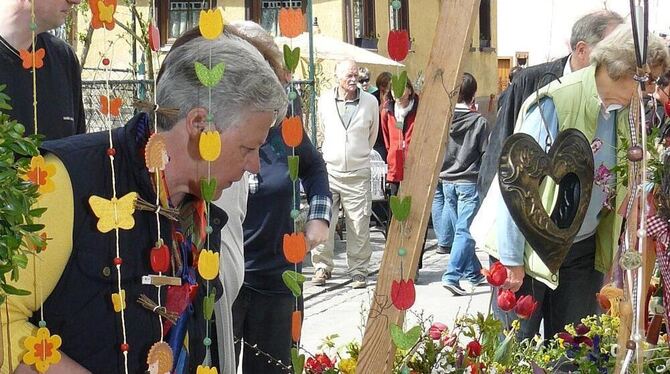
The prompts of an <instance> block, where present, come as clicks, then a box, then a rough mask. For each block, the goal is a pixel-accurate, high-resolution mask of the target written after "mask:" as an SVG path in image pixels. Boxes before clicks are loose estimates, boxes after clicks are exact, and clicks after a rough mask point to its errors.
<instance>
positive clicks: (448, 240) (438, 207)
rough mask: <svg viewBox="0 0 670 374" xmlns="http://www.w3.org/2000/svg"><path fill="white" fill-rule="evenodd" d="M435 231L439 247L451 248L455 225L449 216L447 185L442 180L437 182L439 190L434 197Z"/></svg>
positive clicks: (433, 215)
mask: <svg viewBox="0 0 670 374" xmlns="http://www.w3.org/2000/svg"><path fill="white" fill-rule="evenodd" d="M431 215H432V217H433V231H435V236H436V237H437V245H439V246H440V247H451V245H452V243H453V241H454V223H453V222H452V220H451V216H450V215H449V209H448V205H447V201H446V198H445V184H444V182H442V181H441V180H440V181H438V182H437V190H435V197H433V208H432V214H431Z"/></svg>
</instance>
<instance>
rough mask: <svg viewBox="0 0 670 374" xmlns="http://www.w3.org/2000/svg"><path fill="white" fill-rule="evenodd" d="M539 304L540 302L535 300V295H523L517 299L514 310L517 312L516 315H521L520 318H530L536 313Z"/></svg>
mask: <svg viewBox="0 0 670 374" xmlns="http://www.w3.org/2000/svg"><path fill="white" fill-rule="evenodd" d="M537 305H538V302H537V301H535V299H534V298H533V296H531V295H523V296H521V297H520V298H519V300H517V302H516V306H515V307H514V312H516V315H517V316H519V318H522V319H528V318H530V317H531V316H532V315H533V313H535V309H537Z"/></svg>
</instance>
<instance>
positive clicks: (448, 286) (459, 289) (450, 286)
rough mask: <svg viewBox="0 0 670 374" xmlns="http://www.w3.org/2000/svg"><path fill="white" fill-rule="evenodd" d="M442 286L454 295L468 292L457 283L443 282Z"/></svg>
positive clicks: (462, 294) (463, 294)
mask: <svg viewBox="0 0 670 374" xmlns="http://www.w3.org/2000/svg"><path fill="white" fill-rule="evenodd" d="M442 287H444V288H446V289H448V290H449V292H451V293H452V294H453V295H454V296H465V295H467V294H468V291H466V290H464V289H463V288H462V287H461V286H460V285H458V284H451V283H443V284H442Z"/></svg>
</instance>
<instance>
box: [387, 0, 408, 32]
mask: <svg viewBox="0 0 670 374" xmlns="http://www.w3.org/2000/svg"><path fill="white" fill-rule="evenodd" d="M389 21H390V24H389V26H390V28H391V30H407V33H408V34H409V1H407V0H400V8H399V9H397V10H396V9H393V6H391V5H389Z"/></svg>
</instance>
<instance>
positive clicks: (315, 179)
mask: <svg viewBox="0 0 670 374" xmlns="http://www.w3.org/2000/svg"><path fill="white" fill-rule="evenodd" d="M303 131H304V130H303ZM296 153H297V154H298V155H299V156H300V164H299V169H298V175H299V177H300V181H301V182H302V185H303V187H304V188H305V192H306V193H307V199H308V201H309V215H308V217H307V223H306V224H305V237H306V238H307V242H308V244H309V249H312V248H314V247H315V246H317V245H319V244H321V243H324V242H325V241H326V240H327V239H328V225H329V223H330V215H331V210H332V195H331V193H330V187H329V185H328V171H327V169H326V163H325V162H324V161H323V157H321V155H320V154H319V152H317V150H316V148H315V147H314V145H313V144H312V142H310V141H309V138H308V137H307V135H306V134H303V141H302V143H300V145H299V146H298V147H297V148H296Z"/></svg>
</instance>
